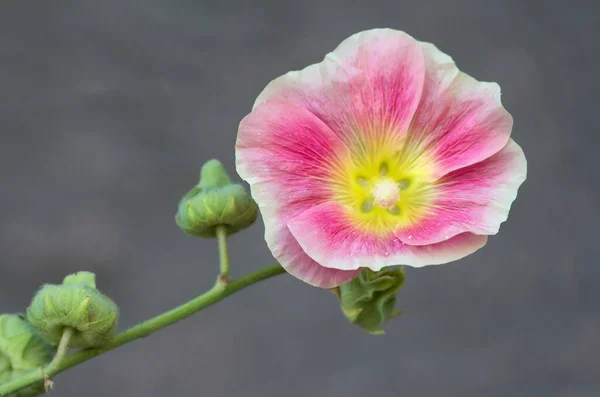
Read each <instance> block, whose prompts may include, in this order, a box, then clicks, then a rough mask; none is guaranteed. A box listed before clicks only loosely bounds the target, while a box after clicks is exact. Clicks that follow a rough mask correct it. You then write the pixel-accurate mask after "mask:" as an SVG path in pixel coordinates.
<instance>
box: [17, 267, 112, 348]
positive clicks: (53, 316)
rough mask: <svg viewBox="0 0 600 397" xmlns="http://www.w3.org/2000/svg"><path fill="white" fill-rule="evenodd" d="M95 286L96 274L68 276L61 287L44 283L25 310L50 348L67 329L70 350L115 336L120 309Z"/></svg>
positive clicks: (100, 342)
mask: <svg viewBox="0 0 600 397" xmlns="http://www.w3.org/2000/svg"><path fill="white" fill-rule="evenodd" d="M95 285H96V283H95V275H94V274H93V273H89V272H79V273H75V274H73V275H69V276H67V277H65V280H64V282H63V284H59V285H55V284H46V285H44V286H42V288H41V289H40V290H39V291H38V293H37V294H36V295H35V296H34V298H33V300H32V302H31V304H30V305H29V307H28V308H27V319H28V320H29V322H30V323H31V324H32V325H33V326H34V327H35V328H37V330H38V331H39V332H40V334H41V335H42V336H43V337H44V338H45V339H46V340H47V341H49V342H50V343H51V344H53V345H57V344H58V343H59V342H60V339H61V337H62V334H63V330H64V328H65V327H70V328H72V329H73V330H74V333H73V336H72V337H71V340H70V343H69V346H70V347H73V348H88V347H96V346H101V345H103V344H104V343H106V342H107V341H108V339H110V338H111V337H112V336H113V335H114V331H115V330H116V327H117V322H118V318H119V309H118V307H117V305H116V304H115V303H114V302H113V301H112V300H111V299H110V298H109V297H107V296H106V295H104V294H102V293H101V292H100V291H98V290H97V289H96V287H95Z"/></svg>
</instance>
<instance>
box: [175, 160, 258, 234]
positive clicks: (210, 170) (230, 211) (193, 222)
mask: <svg viewBox="0 0 600 397" xmlns="http://www.w3.org/2000/svg"><path fill="white" fill-rule="evenodd" d="M257 213H258V207H257V205H256V203H255V202H254V200H253V199H252V197H250V195H249V194H248V193H246V191H245V190H244V187H243V186H242V185H239V184H234V183H231V180H230V179H229V176H228V175H227V172H226V171H225V168H223V165H222V164H221V162H219V161H218V160H210V161H208V162H206V163H205V164H204V166H202V170H201V172H200V182H199V183H198V185H196V186H195V187H194V188H193V189H192V190H191V191H190V192H189V193H187V194H186V195H185V196H184V197H183V199H182V200H181V201H180V202H179V208H178V209H177V215H176V216H175V222H177V225H178V226H179V227H180V228H181V230H183V231H184V232H185V233H186V234H189V235H192V236H198V237H215V236H216V228H217V226H220V225H221V226H225V227H226V228H227V233H228V234H230V235H231V234H233V233H236V232H238V231H240V230H242V229H245V228H247V227H248V226H250V225H252V224H253V223H254V221H255V220H256V216H257Z"/></svg>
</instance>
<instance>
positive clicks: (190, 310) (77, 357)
mask: <svg viewBox="0 0 600 397" xmlns="http://www.w3.org/2000/svg"><path fill="white" fill-rule="evenodd" d="M282 273H285V270H284V269H283V268H282V267H281V266H280V265H273V266H269V267H266V268H264V269H261V270H258V271H255V272H253V273H250V274H248V275H246V276H244V277H242V278H239V279H237V280H235V281H232V282H231V283H229V284H227V285H225V286H222V285H219V283H217V284H216V285H215V286H214V287H213V288H211V289H210V290H208V291H207V292H205V293H204V294H202V295H200V296H198V297H196V298H195V299H192V300H191V301H189V302H187V303H184V304H183V305H181V306H178V307H176V308H174V309H172V310H169V311H168V312H165V313H163V314H160V315H158V316H156V317H154V318H151V319H150V320H147V321H144V322H143V323H140V324H138V325H135V326H133V327H132V328H129V329H128V330H126V331H123V332H121V333H120V334H118V335H117V336H115V337H114V338H112V339H111V340H110V341H109V342H108V343H107V344H105V345H104V346H101V347H97V348H93V349H85V350H80V351H78V352H76V353H73V354H71V355H68V356H65V357H64V358H63V359H61V361H60V362H59V363H58V365H57V366H56V368H51V367H50V366H51V365H52V364H49V365H47V366H46V367H44V368H43V372H42V371H39V370H33V371H31V372H29V373H27V374H25V375H23V376H22V377H20V378H17V379H14V380H12V381H10V382H7V383H3V384H1V385H0V396H5V395H8V394H9V393H12V392H14V391H17V390H19V389H21V388H23V387H26V386H29V385H31V384H33V383H36V382H39V381H42V380H43V379H44V375H43V373H44V372H47V371H48V369H51V370H52V374H53V375H54V374H58V373H60V372H63V371H65V370H67V369H69V368H71V367H74V366H75V365H77V364H80V363H82V362H84V361H87V360H90V359H92V358H94V357H96V356H99V355H100V354H103V353H106V352H108V351H110V350H113V349H116V348H117V347H119V346H122V345H124V344H126V343H129V342H132V341H134V340H136V339H139V338H143V337H146V336H148V335H150V334H151V333H153V332H155V331H158V330H159V329H162V328H165V327H167V326H169V325H172V324H174V323H176V322H178V321H180V320H183V319H184V318H186V317H189V316H191V315H192V314H194V313H197V312H199V311H200V310H202V309H206V308H207V307H209V306H212V305H214V304H215V303H217V302H219V301H221V300H222V299H224V298H226V297H227V296H229V295H231V294H234V293H236V292H238V291H240V290H242V289H244V288H246V287H248V286H250V285H253V284H256V283H258V282H259V281H262V280H266V279H268V278H271V277H275V276H277V275H279V274H282Z"/></svg>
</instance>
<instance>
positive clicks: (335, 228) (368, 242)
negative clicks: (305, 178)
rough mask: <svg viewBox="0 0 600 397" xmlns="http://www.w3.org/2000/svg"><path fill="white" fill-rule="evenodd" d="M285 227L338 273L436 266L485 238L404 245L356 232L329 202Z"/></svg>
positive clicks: (468, 251) (348, 218) (347, 217)
mask: <svg viewBox="0 0 600 397" xmlns="http://www.w3.org/2000/svg"><path fill="white" fill-rule="evenodd" d="M288 226H289V229H290V230H291V232H292V235H293V236H294V237H295V238H296V239H297V241H298V243H299V244H300V246H301V247H302V249H303V250H304V251H305V252H306V253H307V254H308V255H309V256H310V257H311V258H312V259H314V260H315V261H317V262H318V263H320V264H321V265H323V266H326V267H330V268H334V269H340V270H354V269H358V268H360V267H369V268H371V269H373V270H379V269H381V268H382V267H385V266H393V265H408V266H414V267H421V266H426V265H437V264H442V263H447V262H452V261H455V260H458V259H461V258H463V257H465V256H467V255H469V254H471V253H473V252H475V251H477V250H478V249H479V248H481V247H483V246H484V245H485V243H486V241H487V236H478V235H474V234H471V233H464V234H461V235H458V236H455V237H454V238H451V239H448V240H446V241H444V242H441V243H437V244H431V245H427V246H412V245H408V244H406V243H404V242H403V241H402V240H401V239H400V238H398V236H396V235H395V233H394V232H393V231H392V232H390V233H386V234H383V235H378V234H374V233H373V232H367V231H364V230H360V229H359V228H357V226H356V224H355V223H354V222H353V219H352V217H351V215H349V213H348V212H347V211H346V210H345V208H344V207H342V206H340V205H339V204H336V203H333V202H327V203H323V204H320V205H318V206H315V207H312V208H311V209H309V210H307V211H305V212H303V213H301V214H299V215H298V216H296V217H294V218H293V219H291V220H290V221H289V223H288Z"/></svg>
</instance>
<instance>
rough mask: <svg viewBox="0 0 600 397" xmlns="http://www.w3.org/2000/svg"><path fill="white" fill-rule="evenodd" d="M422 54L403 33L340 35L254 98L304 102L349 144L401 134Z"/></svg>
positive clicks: (417, 87)
mask: <svg viewBox="0 0 600 397" xmlns="http://www.w3.org/2000/svg"><path fill="white" fill-rule="evenodd" d="M424 73H425V70H424V59H423V55H422V53H421V49H420V47H419V45H418V42H417V41H416V40H415V39H413V38H412V37H411V36H409V35H408V34H406V33H404V32H400V31H395V30H390V29H374V30H369V31H365V32H361V33H357V34H355V35H353V36H351V37H349V38H347V39H346V40H344V41H343V42H342V43H341V44H340V45H339V46H338V47H337V48H336V49H335V50H334V51H333V52H331V53H329V54H327V55H326V57H325V59H324V60H323V61H322V62H321V63H319V64H314V65H311V66H308V67H307V68H305V69H303V70H301V71H293V72H289V73H287V74H285V75H283V76H281V77H279V78H277V79H275V80H273V81H272V82H271V83H269V85H267V87H266V88H265V89H264V90H263V92H262V93H261V94H260V95H259V97H258V98H257V99H256V102H255V107H256V106H259V105H260V104H262V103H265V102H268V101H271V100H273V99H276V100H284V101H287V102H290V103H294V104H297V105H299V106H302V107H305V108H306V109H308V110H309V111H310V112H312V113H314V114H315V115H316V116H317V117H318V118H319V119H321V120H323V121H324V123H325V124H327V125H328V126H329V127H330V128H331V130H332V131H334V132H335V133H336V134H338V135H339V136H340V137H341V138H342V139H343V140H344V141H345V142H347V143H348V144H349V145H350V146H352V145H353V144H360V143H361V142H363V141H365V140H369V139H373V138H379V140H380V141H385V142H389V141H391V140H394V139H399V138H401V137H402V136H403V135H404V134H405V133H406V130H407V128H408V125H409V124H410V121H411V119H412V116H413V114H414V112H415V110H416V107H417V105H418V103H419V99H420V97H421V90H422V87H423V79H424Z"/></svg>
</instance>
